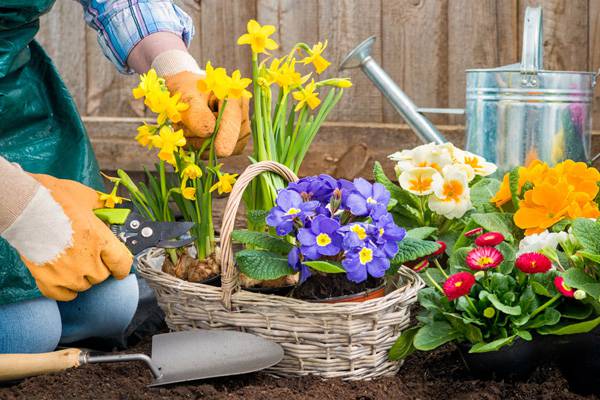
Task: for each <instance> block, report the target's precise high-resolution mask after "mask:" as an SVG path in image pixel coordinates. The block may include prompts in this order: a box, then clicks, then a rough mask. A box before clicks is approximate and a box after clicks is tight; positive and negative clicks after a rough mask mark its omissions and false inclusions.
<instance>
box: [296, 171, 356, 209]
mask: <svg viewBox="0 0 600 400" xmlns="http://www.w3.org/2000/svg"><path fill="white" fill-rule="evenodd" d="M288 189H289V190H293V191H295V192H298V193H299V194H300V195H301V196H302V198H303V199H305V200H317V201H319V202H320V203H321V204H322V205H327V204H329V202H330V201H331V197H332V196H333V195H334V194H337V195H338V196H340V200H341V201H342V202H343V201H344V200H345V198H346V196H347V195H348V194H349V193H350V192H352V191H353V190H354V186H353V185H352V182H350V181H348V180H346V179H335V178H333V177H331V176H329V175H326V174H321V175H319V176H307V177H305V178H302V179H300V180H299V181H298V182H293V183H290V184H289V185H288Z"/></svg>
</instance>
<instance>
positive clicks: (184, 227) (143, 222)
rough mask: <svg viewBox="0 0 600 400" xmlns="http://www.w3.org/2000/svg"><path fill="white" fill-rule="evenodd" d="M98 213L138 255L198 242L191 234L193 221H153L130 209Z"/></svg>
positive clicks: (100, 211)
mask: <svg viewBox="0 0 600 400" xmlns="http://www.w3.org/2000/svg"><path fill="white" fill-rule="evenodd" d="M94 214H96V216H97V217H98V218H100V219H101V220H102V221H104V222H105V223H106V224H108V226H109V227H110V230H111V231H112V232H113V233H114V234H115V236H116V237H117V238H119V240H121V241H122V242H123V243H125V246H127V248H128V249H129V251H131V253H133V255H137V254H139V253H141V252H142V251H144V250H146V249H147V248H149V247H162V248H178V247H183V246H186V245H188V244H190V243H192V242H193V241H194V238H193V237H191V236H190V235H188V234H187V233H188V231H189V230H190V229H191V228H192V227H193V226H194V223H193V222H183V221H181V222H180V221H177V222H155V221H149V220H147V219H145V218H144V217H142V216H141V215H140V214H139V213H137V212H135V211H133V210H130V209H129V208H98V209H96V210H94Z"/></svg>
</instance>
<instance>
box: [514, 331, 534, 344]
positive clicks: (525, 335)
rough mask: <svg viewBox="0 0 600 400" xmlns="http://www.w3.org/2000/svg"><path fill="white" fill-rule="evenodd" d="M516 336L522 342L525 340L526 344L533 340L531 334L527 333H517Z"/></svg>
mask: <svg viewBox="0 0 600 400" xmlns="http://www.w3.org/2000/svg"><path fill="white" fill-rule="evenodd" d="M517 336H519V337H520V338H521V339H523V340H527V341H528V342H529V341H531V339H533V336H531V333H530V332H529V331H517Z"/></svg>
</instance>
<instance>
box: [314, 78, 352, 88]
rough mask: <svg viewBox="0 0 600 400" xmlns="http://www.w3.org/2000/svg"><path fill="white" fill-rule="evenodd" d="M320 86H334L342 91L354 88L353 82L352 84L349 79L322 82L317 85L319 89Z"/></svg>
mask: <svg viewBox="0 0 600 400" xmlns="http://www.w3.org/2000/svg"><path fill="white" fill-rule="evenodd" d="M318 86H334V87H338V88H341V89H346V88H349V87H352V82H350V79H349V78H331V79H325V80H324V81H320V82H319V83H317V87H318Z"/></svg>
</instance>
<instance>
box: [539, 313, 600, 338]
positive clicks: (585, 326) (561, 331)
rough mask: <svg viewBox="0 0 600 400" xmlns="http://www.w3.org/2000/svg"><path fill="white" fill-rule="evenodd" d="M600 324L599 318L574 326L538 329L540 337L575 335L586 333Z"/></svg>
mask: <svg viewBox="0 0 600 400" xmlns="http://www.w3.org/2000/svg"><path fill="white" fill-rule="evenodd" d="M599 324H600V317H598V318H595V319H592V320H589V321H584V322H576V323H574V324H557V325H554V326H544V327H542V328H540V329H538V332H539V333H540V334H542V335H574V334H577V333H588V332H590V331H591V330H593V329H594V328H595V327H597V326H598V325H599Z"/></svg>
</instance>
